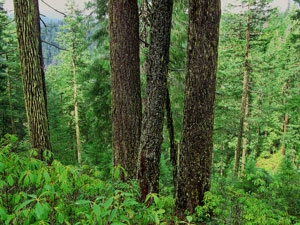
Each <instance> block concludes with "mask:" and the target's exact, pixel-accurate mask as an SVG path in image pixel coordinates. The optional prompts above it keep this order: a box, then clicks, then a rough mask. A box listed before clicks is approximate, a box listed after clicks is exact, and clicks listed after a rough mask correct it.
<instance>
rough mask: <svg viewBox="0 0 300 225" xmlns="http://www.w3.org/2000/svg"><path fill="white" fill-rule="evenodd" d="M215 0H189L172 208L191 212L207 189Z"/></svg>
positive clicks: (218, 5)
mask: <svg viewBox="0 0 300 225" xmlns="http://www.w3.org/2000/svg"><path fill="white" fill-rule="evenodd" d="M220 17H221V2H220V1H219V0H207V1H197V0H190V1H189V30H188V46H187V67H186V70H187V74H186V88H185V94H184V108H183V130H182V140H181V146H180V158H179V171H178V172H179V173H178V176H179V177H178V185H177V188H178V189H177V198H176V208H177V211H178V212H179V213H184V211H185V210H188V211H190V212H193V211H194V210H195V207H196V206H197V205H201V204H203V201H202V200H203V197H204V193H205V192H206V191H208V190H209V189H210V182H211V165H212V150H213V139H212V138H213V124H214V101H215V92H216V72H217V61H218V40H219V23H220Z"/></svg>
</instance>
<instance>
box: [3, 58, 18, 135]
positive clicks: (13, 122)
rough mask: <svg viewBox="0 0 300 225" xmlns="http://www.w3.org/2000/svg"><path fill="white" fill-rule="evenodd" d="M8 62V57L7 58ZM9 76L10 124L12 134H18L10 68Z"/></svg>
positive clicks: (7, 70)
mask: <svg viewBox="0 0 300 225" xmlns="http://www.w3.org/2000/svg"><path fill="white" fill-rule="evenodd" d="M5 58H6V61H7V62H9V61H8V55H7V54H6V56H5ZM6 74H7V92H8V102H9V110H10V122H11V133H12V134H16V133H17V132H16V125H15V118H14V114H13V103H12V90H11V78H10V71H9V67H8V66H7V68H6Z"/></svg>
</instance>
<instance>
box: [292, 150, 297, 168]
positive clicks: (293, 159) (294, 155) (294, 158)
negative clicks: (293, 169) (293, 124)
mask: <svg viewBox="0 0 300 225" xmlns="http://www.w3.org/2000/svg"><path fill="white" fill-rule="evenodd" d="M295 162H296V147H295V145H294V146H293V152H292V163H293V165H294V166H296V163H295Z"/></svg>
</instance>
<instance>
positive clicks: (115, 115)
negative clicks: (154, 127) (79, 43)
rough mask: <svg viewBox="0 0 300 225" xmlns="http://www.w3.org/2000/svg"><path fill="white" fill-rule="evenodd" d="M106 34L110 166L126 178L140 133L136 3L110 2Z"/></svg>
mask: <svg viewBox="0 0 300 225" xmlns="http://www.w3.org/2000/svg"><path fill="white" fill-rule="evenodd" d="M108 13H109V31H110V33H109V35H110V59H111V92H112V130H113V131H112V133H113V164H114V166H118V165H120V166H122V167H123V168H124V169H125V170H126V171H127V172H128V177H125V175H124V174H122V176H121V179H122V180H127V179H134V178H136V174H137V159H138V148H139V143H140V134H141V119H142V106H141V91H140V61H139V18H138V5H137V1H136V0H129V1H119V0H110V1H109V6H108Z"/></svg>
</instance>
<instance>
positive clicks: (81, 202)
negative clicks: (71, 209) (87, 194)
mask: <svg viewBox="0 0 300 225" xmlns="http://www.w3.org/2000/svg"><path fill="white" fill-rule="evenodd" d="M89 203H91V201H90V200H78V201H77V202H75V204H76V205H84V204H89Z"/></svg>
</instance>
